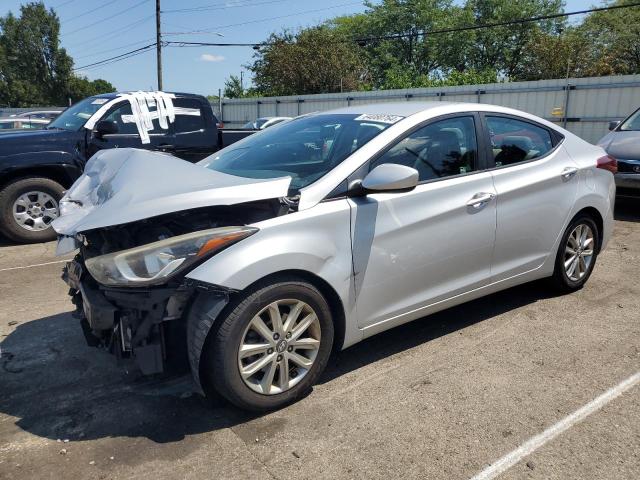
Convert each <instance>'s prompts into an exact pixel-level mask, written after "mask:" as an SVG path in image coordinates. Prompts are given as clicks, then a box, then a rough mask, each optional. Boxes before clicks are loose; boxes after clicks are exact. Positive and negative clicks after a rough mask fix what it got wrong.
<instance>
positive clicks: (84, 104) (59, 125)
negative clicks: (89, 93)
mask: <svg viewBox="0 0 640 480" xmlns="http://www.w3.org/2000/svg"><path fill="white" fill-rule="evenodd" d="M108 101H109V99H108V98H95V97H89V98H85V99H84V100H80V101H79V102H78V103H76V104H75V105H72V106H70V107H69V108H67V109H66V110H65V111H64V112H62V113H61V114H60V115H59V116H58V117H57V118H56V119H55V120H53V121H52V122H51V123H50V124H49V125H48V126H47V128H56V129H62V130H69V131H73V132H77V131H78V130H80V129H81V128H82V127H83V126H84V124H85V123H87V120H89V118H91V115H93V114H94V113H96V112H97V111H98V109H99V108H100V107H101V106H102V105H104V104H105V103H107V102H108Z"/></svg>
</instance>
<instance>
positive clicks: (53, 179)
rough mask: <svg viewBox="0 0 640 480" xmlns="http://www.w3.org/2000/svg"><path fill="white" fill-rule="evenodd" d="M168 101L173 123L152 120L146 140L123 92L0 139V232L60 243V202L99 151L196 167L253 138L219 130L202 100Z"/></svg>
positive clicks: (176, 96)
mask: <svg viewBox="0 0 640 480" xmlns="http://www.w3.org/2000/svg"><path fill="white" fill-rule="evenodd" d="M138 93H139V92H138ZM153 95H154V94H153V92H149V98H153ZM163 95H168V96H170V98H171V110H172V115H173V116H172V119H173V121H172V122H164V125H162V124H161V122H160V119H159V118H158V116H157V115H156V117H155V118H154V117H153V116H151V117H150V120H149V121H151V122H153V128H152V129H150V130H148V129H145V131H146V135H144V136H141V135H140V128H139V124H140V118H137V119H136V116H135V115H134V114H133V112H132V105H134V104H133V103H132V102H130V101H128V100H127V98H128V97H127V94H117V93H110V94H104V95H96V96H94V97H89V98H85V99H84V100H81V101H80V102H78V103H76V104H75V105H73V106H71V107H69V108H68V109H67V110H65V111H64V112H62V113H61V114H60V116H58V117H57V118H56V119H54V120H53V121H52V122H51V123H50V124H49V125H48V126H47V127H46V128H45V129H44V130H32V131H16V132H6V133H0V233H2V234H4V235H5V236H6V237H8V238H9V239H11V240H13V241H16V242H23V243H31V242H42V241H47V240H52V239H54V238H55V232H54V231H53V229H52V228H51V226H50V224H51V222H52V221H53V219H54V218H56V217H57V216H58V215H59V208H58V202H59V200H60V198H61V197H62V194H63V192H64V191H65V190H66V189H67V188H69V187H70V186H71V184H72V183H73V182H74V181H75V180H76V179H77V178H78V177H79V176H80V175H81V173H82V170H83V168H84V165H85V163H86V162H87V160H89V158H91V156H92V155H93V154H94V153H96V152H97V151H98V150H102V149H105V148H123V147H130V148H131V147H133V148H143V149H146V150H155V151H160V152H166V153H169V154H171V155H174V156H176V157H179V158H182V159H184V160H187V161H189V162H197V161H199V160H202V159H203V158H205V157H207V156H208V155H210V154H212V153H214V152H215V151H217V150H219V149H220V148H222V147H224V146H226V145H229V144H231V143H234V142H235V141H237V140H240V139H241V138H244V137H245V136H247V135H250V134H251V133H253V131H251V130H237V131H231V130H221V129H218V126H217V119H216V117H215V116H214V114H213V111H212V109H211V105H210V104H209V102H208V101H207V99H206V98H204V97H203V96H200V95H192V94H186V93H171V94H163ZM149 103H150V104H151V105H154V103H153V100H152V101H151V102H149ZM148 110H149V111H152V113H153V109H152V108H149V109H148ZM136 113H137V114H138V117H139V113H140V112H139V111H136ZM156 113H157V112H156ZM136 121H137V122H138V123H136ZM89 126H90V127H91V128H87V127H89ZM163 126H164V127H166V128H163ZM149 127H150V125H149ZM144 137H146V138H144Z"/></svg>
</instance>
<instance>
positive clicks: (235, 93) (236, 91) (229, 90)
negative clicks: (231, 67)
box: [222, 75, 245, 98]
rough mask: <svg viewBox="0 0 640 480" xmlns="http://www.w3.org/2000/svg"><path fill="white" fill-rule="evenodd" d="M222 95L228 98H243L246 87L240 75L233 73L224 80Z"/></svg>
mask: <svg viewBox="0 0 640 480" xmlns="http://www.w3.org/2000/svg"><path fill="white" fill-rule="evenodd" d="M222 95H223V96H224V97H226V98H242V97H244V96H245V89H244V86H243V85H242V82H241V81H240V77H238V76H236V75H231V76H230V77H229V78H228V79H226V80H225V81H224V90H223V91H222Z"/></svg>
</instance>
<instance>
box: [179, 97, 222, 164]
mask: <svg viewBox="0 0 640 480" xmlns="http://www.w3.org/2000/svg"><path fill="white" fill-rule="evenodd" d="M173 105H174V107H175V110H176V118H175V121H174V123H173V126H172V128H173V131H174V137H173V146H172V147H170V148H167V151H170V152H171V153H173V154H174V155H176V156H177V157H180V158H182V159H183V160H187V161H189V162H198V161H200V160H202V159H203V158H205V157H207V156H209V155H211V154H212V153H214V152H215V151H216V146H217V143H218V139H217V128H216V125H215V124H214V119H213V116H212V115H206V112H205V111H204V109H205V108H208V109H209V110H211V107H210V106H209V105H203V104H202V102H199V101H198V100H196V99H195V98H181V97H177V98H175V99H174V101H173Z"/></svg>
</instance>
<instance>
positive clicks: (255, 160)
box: [200, 114, 402, 191]
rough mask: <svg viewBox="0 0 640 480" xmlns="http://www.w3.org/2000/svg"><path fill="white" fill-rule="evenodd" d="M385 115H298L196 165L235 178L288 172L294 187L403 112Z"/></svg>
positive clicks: (337, 160) (340, 158) (323, 170)
mask: <svg viewBox="0 0 640 480" xmlns="http://www.w3.org/2000/svg"><path fill="white" fill-rule="evenodd" d="M372 118H373V120H372ZM389 118H391V117H384V118H383V117H382V116H379V115H353V114H326V115H322V114H320V115H313V116H309V117H301V118H297V119H295V120H292V121H289V122H283V123H281V124H279V125H276V126H274V127H272V128H268V129H266V130H262V131H261V132H260V133H256V134H253V135H251V136H250V137H247V138H246V139H245V140H243V141H241V142H238V143H235V144H233V145H231V146H229V147H227V148H224V149H223V150H220V151H219V152H217V153H214V154H213V155H211V156H209V157H207V158H205V159H204V160H202V161H201V162H200V164H201V165H202V166H204V167H206V168H209V169H211V170H217V171H219V172H223V173H228V174H230V175H236V176H239V177H249V178H278V177H286V176H290V177H291V187H290V188H291V189H292V190H293V191H296V190H298V189H300V188H303V187H306V186H307V185H309V184H311V183H313V182H315V181H316V180H317V179H319V178H320V177H322V176H323V175H325V174H326V173H327V172H329V171H330V170H332V169H333V168H335V167H336V166H337V165H338V164H340V163H341V162H342V161H343V160H344V159H345V158H347V157H348V156H349V155H351V153H353V152H354V151H356V150H357V149H358V148H360V147H361V146H362V145H364V144H365V143H367V142H368V141H369V140H371V139H372V138H374V137H375V136H376V135H378V134H379V133H380V132H382V131H383V130H385V129H386V128H387V127H389V126H390V125H391V123H394V122H396V121H398V120H400V119H401V118H402V117H393V119H392V120H391V121H390V120H389Z"/></svg>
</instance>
